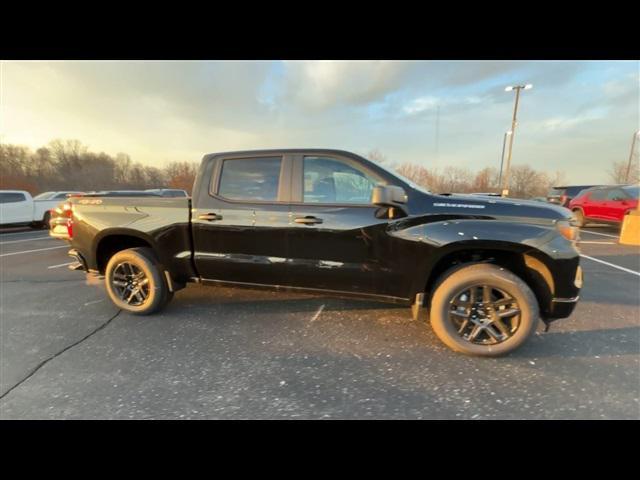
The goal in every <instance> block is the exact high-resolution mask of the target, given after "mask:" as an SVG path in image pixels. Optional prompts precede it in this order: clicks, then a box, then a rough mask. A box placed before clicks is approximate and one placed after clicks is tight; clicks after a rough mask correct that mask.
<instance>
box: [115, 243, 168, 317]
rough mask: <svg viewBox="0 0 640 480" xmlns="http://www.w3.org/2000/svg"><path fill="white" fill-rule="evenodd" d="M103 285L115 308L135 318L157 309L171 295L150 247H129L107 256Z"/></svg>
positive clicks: (163, 304)
mask: <svg viewBox="0 0 640 480" xmlns="http://www.w3.org/2000/svg"><path fill="white" fill-rule="evenodd" d="M105 285H106V287H107V292H108V294H109V298H111V301H112V302H113V303H114V304H115V305H116V306H117V307H118V308H121V309H122V310H126V311H127V312H131V313H134V314H136V315H149V314H151V313H154V312H157V311H159V310H161V309H162V308H163V307H164V306H165V305H166V304H167V303H168V302H169V301H170V300H171V297H172V296H173V295H172V294H171V292H169V288H168V286H167V282H166V281H165V279H164V276H163V275H162V271H161V268H160V264H159V262H158V260H157V259H156V257H155V255H154V253H153V251H152V250H151V249H150V248H130V249H128V250H122V251H121V252H118V253H116V254H115V255H114V256H113V257H111V259H110V260H109V263H108V264H107V269H106V271H105Z"/></svg>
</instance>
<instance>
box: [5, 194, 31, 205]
mask: <svg viewBox="0 0 640 480" xmlns="http://www.w3.org/2000/svg"><path fill="white" fill-rule="evenodd" d="M25 200H26V198H25V196H24V193H0V203H18V202H24V201H25Z"/></svg>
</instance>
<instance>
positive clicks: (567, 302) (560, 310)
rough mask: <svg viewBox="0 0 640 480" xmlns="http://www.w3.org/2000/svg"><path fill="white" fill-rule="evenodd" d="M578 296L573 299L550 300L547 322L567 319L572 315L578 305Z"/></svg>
mask: <svg viewBox="0 0 640 480" xmlns="http://www.w3.org/2000/svg"><path fill="white" fill-rule="evenodd" d="M579 298H580V295H578V296H577V297H573V298H554V299H552V300H551V308H550V309H549V314H548V320H558V319H560V318H567V317H568V316H570V315H571V314H572V313H573V310H574V309H575V308H576V305H577V304H578V299H579Z"/></svg>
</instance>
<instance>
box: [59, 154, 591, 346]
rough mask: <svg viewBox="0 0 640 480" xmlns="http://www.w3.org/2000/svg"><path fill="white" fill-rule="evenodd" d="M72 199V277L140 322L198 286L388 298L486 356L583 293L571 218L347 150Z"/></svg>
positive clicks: (232, 157) (221, 158) (235, 162)
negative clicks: (430, 188)
mask: <svg viewBox="0 0 640 480" xmlns="http://www.w3.org/2000/svg"><path fill="white" fill-rule="evenodd" d="M70 202H71V204H72V212H73V213H72V228H71V229H72V235H71V238H70V240H69V242H70V243H71V246H72V250H71V251H70V255H71V256H73V257H74V258H76V259H77V260H78V262H77V264H76V265H75V266H73V268H74V269H80V268H81V269H83V270H86V271H87V272H90V273H93V274H98V275H104V277H105V282H106V286H107V291H108V293H109V296H110V297H111V299H112V301H113V302H114V303H115V304H116V305H117V306H119V307H120V308H122V309H125V310H127V311H131V312H134V313H140V314H147V313H152V312H153V311H157V310H158V309H160V308H162V307H163V306H164V305H165V304H166V303H167V302H168V301H169V300H170V298H171V296H172V295H173V292H174V291H176V290H178V289H180V288H182V287H184V286H185V284H186V283H188V282H202V283H209V284H220V285H236V286H249V287H268V288H275V289H287V290H297V291H305V292H317V293H322V294H335V295H338V296H352V297H358V298H365V299H377V300H380V301H386V302H393V303H400V304H405V305H407V306H412V308H413V313H414V318H418V317H420V316H421V313H420V312H421V311H422V308H423V307H426V309H428V310H429V318H430V321H431V324H432V326H433V328H434V330H435V331H436V333H437V334H438V336H439V337H440V338H441V339H442V340H443V341H444V342H445V343H446V344H447V345H449V346H450V347H451V348H453V349H454V350H457V351H460V352H463V353H468V354H476V355H487V356H489V355H500V354H504V353H507V352H509V351H511V350H513V349H514V348H516V347H518V346H519V345H520V344H522V343H523V342H524V341H525V340H526V339H527V338H528V337H529V336H530V335H531V334H532V332H533V331H534V330H535V328H536V326H537V323H538V319H539V318H542V320H544V321H545V322H550V321H551V320H554V319H557V318H563V317H567V316H569V315H570V314H571V312H572V311H573V309H574V307H575V304H576V302H577V299H578V295H579V290H580V288H581V285H582V272H581V269H580V267H579V253H578V251H577V249H576V246H575V241H576V235H577V229H576V228H575V227H573V226H572V225H571V223H570V222H571V212H570V211H569V210H567V209H565V208H562V207H556V206H552V205H543V204H540V203H539V202H533V201H525V200H522V201H521V200H507V199H502V198H481V197H471V196H464V197H463V196H440V195H435V194H432V193H429V192H427V191H425V190H422V189H421V188H420V187H418V186H416V185H414V184H413V183H411V182H410V181H408V180H406V179H404V178H402V177H400V176H398V175H396V174H395V173H392V172H390V171H388V170H386V169H384V168H382V167H380V166H379V165H377V164H375V163H373V162H370V161H368V160H366V159H364V158H362V157H360V156H358V155H355V154H352V153H349V152H345V151H339V150H325V149H321V150H319V149H301V150H265V151H250V152H231V153H220V154H210V155H206V156H205V157H204V158H203V160H202V163H201V165H200V169H199V171H198V174H197V176H196V179H195V183H194V188H193V195H192V197H191V198H163V199H160V198H152V197H150V198H130V199H127V198H108V197H100V196H85V197H82V198H74V199H71V200H70Z"/></svg>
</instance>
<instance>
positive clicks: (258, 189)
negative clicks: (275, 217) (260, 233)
mask: <svg viewBox="0 0 640 480" xmlns="http://www.w3.org/2000/svg"><path fill="white" fill-rule="evenodd" d="M281 166H282V158H281V157H259V158H237V159H236V158H234V159H228V160H224V161H223V163H222V171H221V172H220V181H219V183H218V185H219V187H218V195H220V196H221V197H224V198H227V199H229V200H240V201H245V202H251V201H257V202H275V201H277V200H278V188H279V186H280V170H281Z"/></svg>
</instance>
